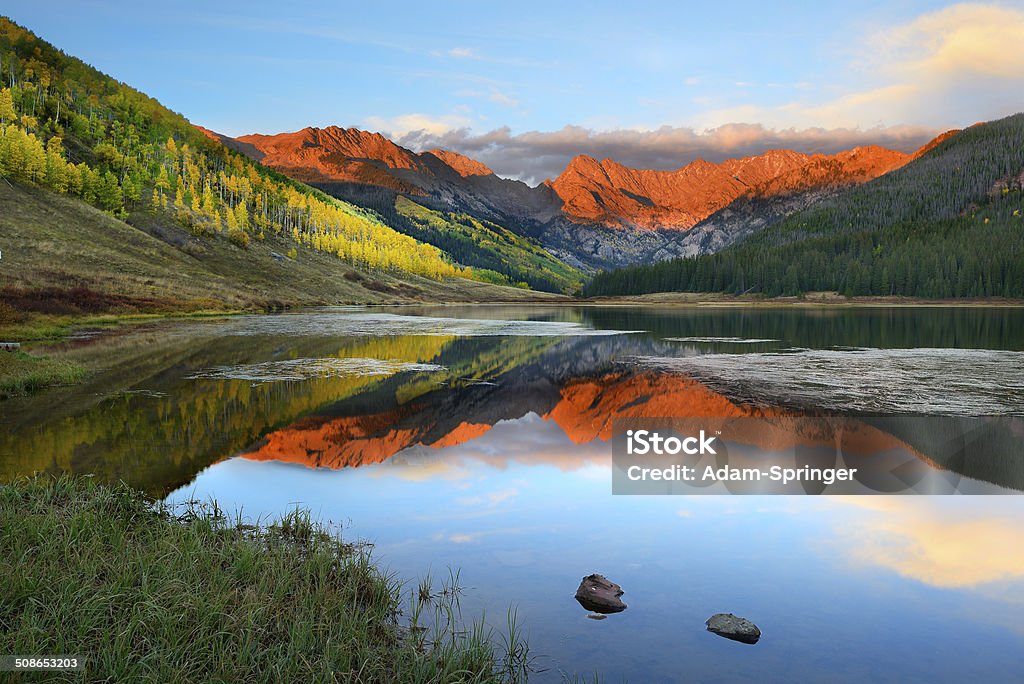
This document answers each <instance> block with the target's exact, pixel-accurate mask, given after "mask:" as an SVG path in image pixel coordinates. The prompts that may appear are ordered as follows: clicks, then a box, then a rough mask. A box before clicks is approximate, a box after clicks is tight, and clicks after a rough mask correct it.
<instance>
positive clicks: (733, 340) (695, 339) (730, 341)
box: [664, 337, 778, 344]
mask: <svg viewBox="0 0 1024 684" xmlns="http://www.w3.org/2000/svg"><path fill="white" fill-rule="evenodd" d="M664 339H666V340H668V341H669V342H705V343H714V344H717V343H720V342H725V343H727V344H765V343H768V342H778V340H769V339H764V340H759V339H748V338H746V337H666V338H664Z"/></svg>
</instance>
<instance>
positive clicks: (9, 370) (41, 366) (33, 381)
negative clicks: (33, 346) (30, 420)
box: [0, 351, 85, 399]
mask: <svg viewBox="0 0 1024 684" xmlns="http://www.w3.org/2000/svg"><path fill="white" fill-rule="evenodd" d="M83 377H85V369H84V368H82V367H81V366H79V365H78V364H76V363H72V362H71V361H66V360H64V359H53V358H49V357H46V356H32V355H31V354H26V353H25V352H20V351H18V352H6V351H0V399H3V398H6V397H11V396H15V395H19V394H26V393H28V392H32V391H34V390H37V389H42V388H43V387H49V386H51V385H70V384H73V383H76V382H78V381H79V380H81V379H82V378H83Z"/></svg>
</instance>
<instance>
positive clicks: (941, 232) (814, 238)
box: [587, 114, 1024, 297]
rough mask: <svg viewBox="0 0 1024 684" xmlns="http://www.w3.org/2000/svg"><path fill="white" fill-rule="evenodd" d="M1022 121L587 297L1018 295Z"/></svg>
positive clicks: (966, 137) (954, 140)
mask: <svg viewBox="0 0 1024 684" xmlns="http://www.w3.org/2000/svg"><path fill="white" fill-rule="evenodd" d="M1022 184H1024V114H1017V115H1014V116H1010V117H1007V118H1005V119H1001V120H999V121H994V122H991V123H986V124H978V125H975V126H972V127H971V128H968V129H966V130H964V131H962V132H959V133H956V134H947V135H945V136H944V137H943V139H942V140H941V141H939V142H938V143H937V144H935V145H933V146H931V147H930V149H928V150H926V151H925V152H924V153H922V154H921V155H920V156H917V157H916V158H915V159H914V160H912V161H911V162H909V163H907V164H906V165H905V166H903V167H902V168H900V169H898V170H895V171H893V172H891V173H889V174H886V175H884V176H882V177H880V178H877V179H875V180H873V181H871V182H869V183H865V184H863V185H860V186H856V187H853V188H847V189H845V190H843V191H842V192H838V193H834V194H832V195H831V196H830V197H828V198H826V199H824V200H823V201H820V202H817V203H815V204H812V205H811V206H810V207H809V208H806V209H804V210H802V211H798V212H797V213H795V214H793V215H791V216H788V217H787V218H785V219H783V220H780V221H779V222H778V223H776V224H775V225H772V226H769V227H767V228H765V229H764V230H761V231H759V232H756V233H754V234H752V235H751V236H750V237H748V238H747V239H746V240H744V241H742V242H740V243H738V244H736V245H734V246H732V247H730V248H728V249H725V250H723V251H721V252H718V253H716V254H711V255H707V256H700V257H696V258H688V259H677V260H672V261H666V262H663V263H659V264H654V265H650V266H643V267H631V268H626V269H622V270H619V271H611V272H607V273H603V274H600V275H598V276H597V277H595V279H594V280H593V281H592V282H591V283H590V285H589V286H588V288H587V292H588V293H589V294H595V295H596V294H638V293H645V292H659V291H690V292H703V291H725V292H737V293H738V292H762V293H765V294H768V295H778V294H798V293H800V292H807V291H839V292H843V293H845V294H850V295H870V294H879V295H890V294H901V295H908V296H921V297H967V296H970V297H981V296H1008V297H1022V296H1024V219H1022V214H1024V193H1022V190H1021V186H1022Z"/></svg>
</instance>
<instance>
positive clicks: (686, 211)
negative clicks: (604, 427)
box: [208, 126, 956, 270]
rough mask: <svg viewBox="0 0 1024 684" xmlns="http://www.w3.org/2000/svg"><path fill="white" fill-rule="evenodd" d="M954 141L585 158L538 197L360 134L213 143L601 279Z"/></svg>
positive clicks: (333, 130) (473, 169)
mask: <svg viewBox="0 0 1024 684" xmlns="http://www.w3.org/2000/svg"><path fill="white" fill-rule="evenodd" d="M955 132H956V131H949V132H947V133H944V134H943V135H942V136H940V137H939V138H937V139H936V140H934V141H932V142H929V143H928V144H927V145H925V146H924V147H922V148H921V149H920V150H918V151H917V152H914V153H904V152H899V151H895V150H890V149H886V148H883V147H878V146H865V147H856V148H854V149H851V150H846V151H842V152H839V153H836V154H831V155H825V154H803V153H799V152H794V151H792V150H769V151H767V152H765V153H763V154H760V155H756V156H750V157H744V158H741V159H728V160H726V161H723V162H721V163H718V164H714V163H711V162H707V161H704V160H700V159H698V160H696V161H693V162H690V163H689V164H686V165H684V166H682V167H680V168H679V169H676V170H674V171H658V170H651V169H634V168H631V167H628V166H625V165H623V164H620V163H618V162H616V161H614V160H612V159H604V160H601V161H598V160H596V159H594V158H592V157H589V156H587V155H578V156H577V157H575V158H574V159H572V161H571V162H570V163H569V164H568V166H567V167H566V169H565V170H564V171H563V172H562V173H561V174H560V175H559V176H558V177H557V178H555V179H553V180H551V179H548V180H545V181H544V182H543V183H541V184H539V185H537V186H534V187H531V186H529V185H527V184H526V183H523V182H521V181H517V180H509V179H505V178H501V177H499V176H497V175H496V174H495V173H494V172H493V171H492V170H491V169H490V168H488V167H487V166H486V165H485V164H483V163H481V162H479V161H476V160H474V159H471V158H469V157H467V156H465V155H462V154H460V153H458V152H453V151H449V150H440V149H433V150H428V151H425V152H420V153H417V152H413V151H412V150H409V149H406V148H404V147H401V146H400V145H397V144H396V143H394V142H393V141H391V140H389V139H388V138H386V137H385V136H383V135H381V134H379V133H372V132H368V131H363V130H359V129H356V128H339V127H337V126H328V127H326V128H304V129H302V130H300V131H296V132H294V133H280V134H277V135H264V134H252V135H244V136H240V137H238V138H229V137H227V136H223V135H218V134H215V133H212V132H208V133H209V134H210V135H211V136H213V137H216V138H217V139H218V140H220V141H221V142H223V143H224V144H225V145H227V146H229V147H231V148H233V149H235V150H237V151H239V152H242V153H243V154H246V155H247V156H249V157H250V158H252V159H253V160H255V161H258V162H260V163H261V164H264V165H267V166H270V167H271V168H274V169H276V170H278V171H280V172H282V173H284V174H286V175H288V176H290V177H291V178H294V179H296V180H300V181H302V182H304V183H308V184H311V185H313V186H315V187H318V188H320V189H322V190H324V191H325V192H328V193H330V194H333V195H335V196H337V197H340V198H343V199H346V200H349V201H356V202H357V203H359V200H360V198H362V199H363V201H364V202H365V199H366V196H367V195H366V192H365V191H363V192H360V191H359V190H358V189H357V187H354V186H370V187H373V188H377V189H379V190H382V191H385V192H387V193H393V194H394V195H404V196H406V197H408V198H410V199H413V200H414V201H417V202H418V203H421V204H423V205H425V206H427V207H430V208H432V209H436V210H442V211H455V212H465V213H468V214H470V215H473V216H477V217H480V218H485V219H487V220H489V221H493V222H495V223H498V224H501V225H504V226H506V227H508V228H510V229H511V230H513V231H514V232H517V233H519V234H522V235H525V236H530V237H533V238H535V239H537V240H538V241H539V242H540V244H541V245H542V246H544V247H545V248H546V249H547V250H548V251H549V252H551V253H552V254H554V255H556V256H558V257H559V258H562V259H563V260H565V261H566V262H568V263H570V264H572V265H573V266H575V267H578V268H582V269H584V270H594V269H597V268H602V267H609V266H621V265H628V264H633V263H642V262H646V261H651V260H661V259H665V258H671V257H673V256H684V255H689V254H695V253H703V252H704V251H712V250H715V249H721V248H722V247H725V246H726V245H728V244H730V243H731V242H732V241H733V238H734V237H738V236H740V235H742V231H739V232H737V233H736V234H735V235H733V234H730V233H728V232H727V231H723V232H721V234H719V235H715V236H713V238H712V239H710V240H705V242H704V243H703V248H702V247H701V246H698V247H696V248H694V247H692V246H690V245H688V243H687V242H686V241H683V242H680V240H679V238H680V237H681V236H682V235H684V234H685V233H688V232H689V231H691V229H693V228H694V227H695V226H698V225H699V224H701V222H702V221H705V220H706V219H708V218H709V217H710V216H712V215H713V214H715V213H716V212H719V211H721V210H723V209H726V208H727V207H729V206H730V205H732V204H733V203H736V202H738V201H741V202H743V203H747V204H749V202H750V201H751V200H767V201H768V204H767V206H763V207H762V209H761V211H760V213H761V214H769V215H773V214H774V215H776V216H778V217H781V216H784V215H788V214H789V213H792V211H795V210H797V209H800V208H803V207H804V206H806V205H808V204H809V203H813V202H814V201H818V200H820V199H821V198H822V196H823V195H826V194H829V193H831V192H834V191H835V190H838V189H840V188H844V187H849V186H852V185H857V184H860V183H864V182H866V181H869V180H872V179H874V178H877V177H879V176H881V175H884V174H886V173H889V172H891V171H893V170H895V169H897V168H900V167H901V166H903V165H904V164H906V163H908V162H909V161H912V160H913V159H916V158H917V157H919V156H920V155H921V154H923V153H924V152H926V151H928V150H929V149H931V148H933V147H934V146H935V145H936V144H938V142H940V141H941V140H943V139H945V138H946V137H948V136H950V135H953V134H955ZM378 205H379V201H378ZM703 232H704V231H702V230H698V231H697V234H703Z"/></svg>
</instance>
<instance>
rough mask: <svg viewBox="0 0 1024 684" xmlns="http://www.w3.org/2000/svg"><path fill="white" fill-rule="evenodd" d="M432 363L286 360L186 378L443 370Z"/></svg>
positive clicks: (269, 378) (283, 378) (270, 379)
mask: <svg viewBox="0 0 1024 684" xmlns="http://www.w3.org/2000/svg"><path fill="white" fill-rule="evenodd" d="M440 370H444V367H443V366H438V365H436V364H433V363H407V362H404V361H383V360H381V359H335V358H325V359H287V360H285V361H266V362H264V363H251V364H243V365H238V366H215V367H213V368H207V369H205V370H201V371H198V372H196V373H193V374H192V375H189V376H187V379H189V380H203V379H213V380H246V381H249V382H279V381H298V380H310V379H314V378H333V377H342V376H356V375H394V374H395V373H402V372H406V371H428V372H429V371H440Z"/></svg>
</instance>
